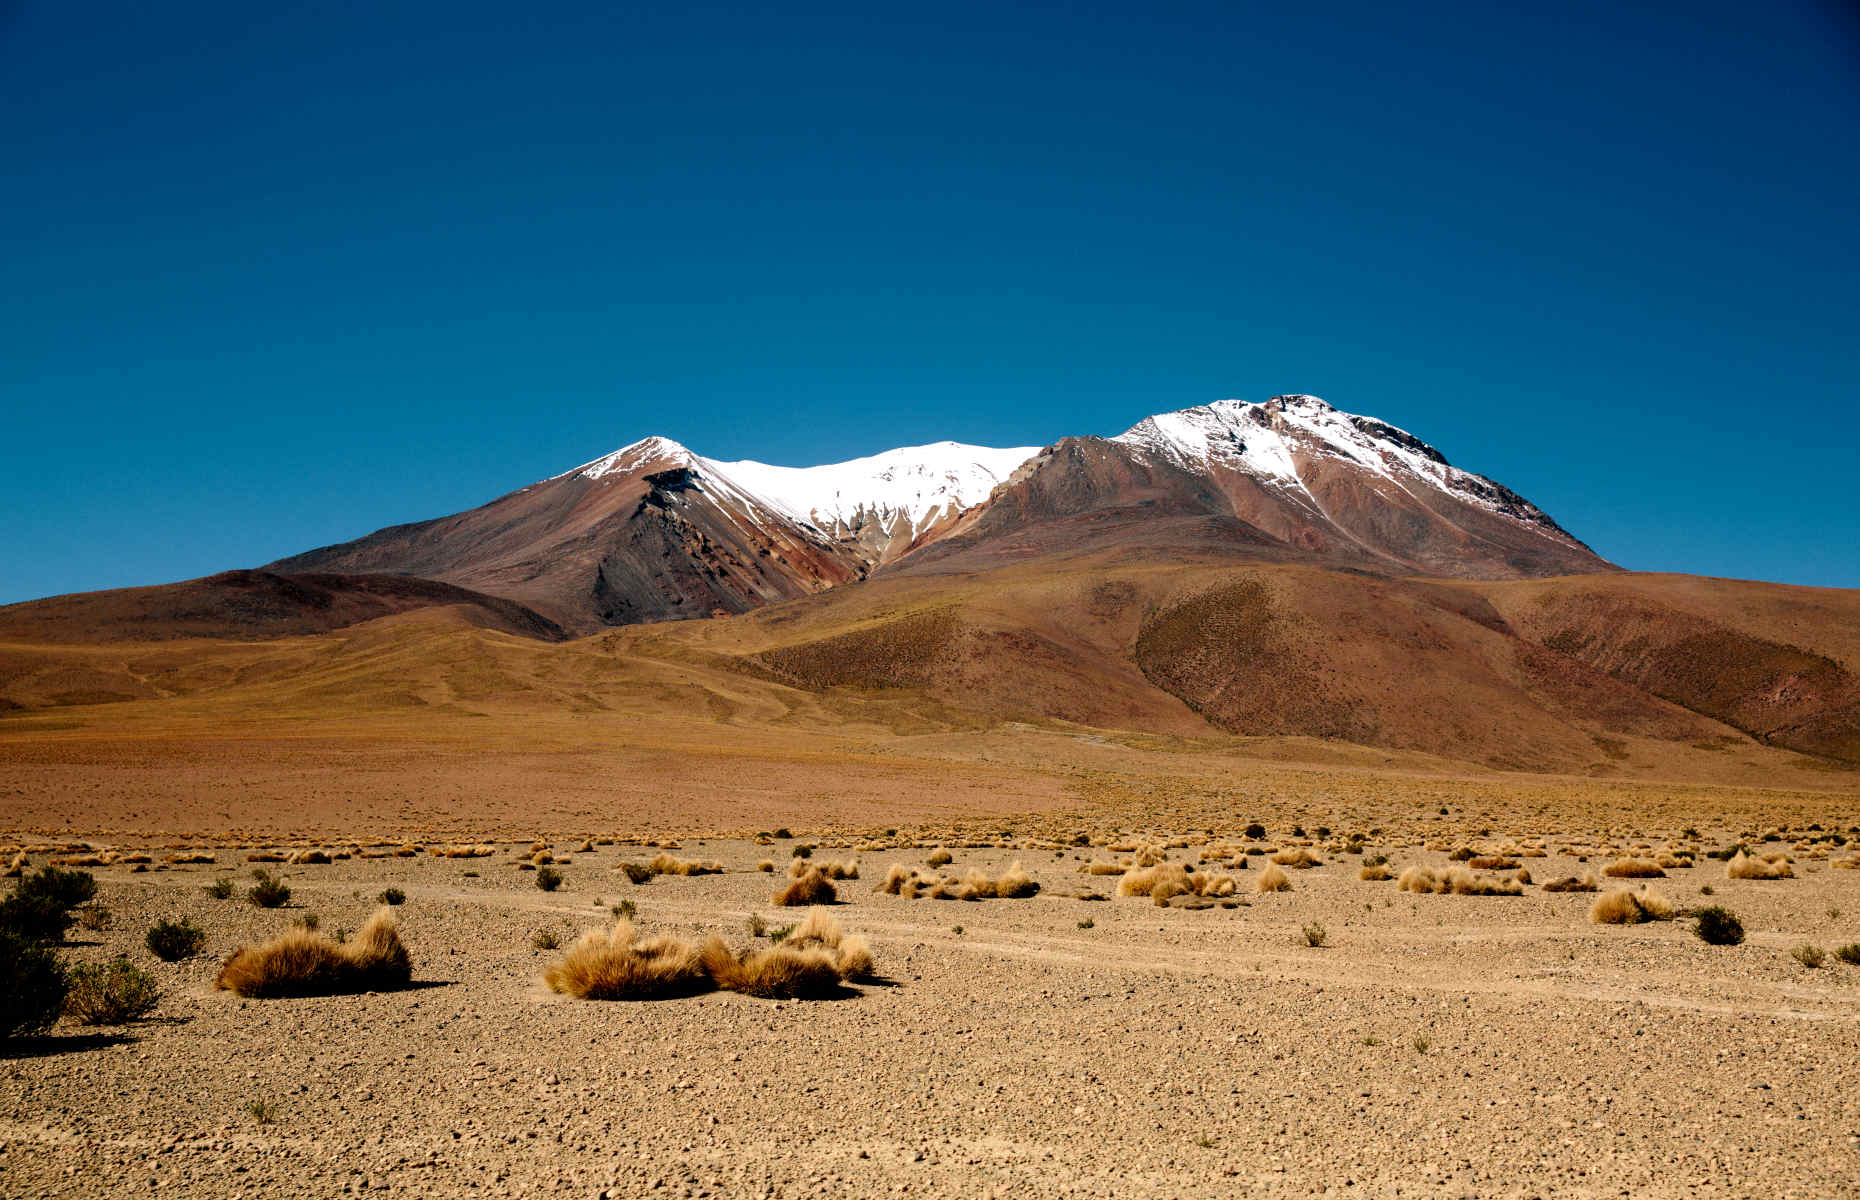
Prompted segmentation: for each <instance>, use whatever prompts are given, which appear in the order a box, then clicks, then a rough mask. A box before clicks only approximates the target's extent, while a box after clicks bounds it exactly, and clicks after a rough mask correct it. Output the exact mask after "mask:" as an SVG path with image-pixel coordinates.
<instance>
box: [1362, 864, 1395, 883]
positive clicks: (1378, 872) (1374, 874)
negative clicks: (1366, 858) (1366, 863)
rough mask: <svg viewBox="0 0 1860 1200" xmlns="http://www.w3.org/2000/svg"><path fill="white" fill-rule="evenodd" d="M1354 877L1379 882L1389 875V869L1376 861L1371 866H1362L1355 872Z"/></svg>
mask: <svg viewBox="0 0 1860 1200" xmlns="http://www.w3.org/2000/svg"><path fill="white" fill-rule="evenodd" d="M1356 877H1357V878H1358V879H1362V880H1366V881H1368V882H1370V883H1380V882H1381V881H1382V880H1384V879H1387V878H1388V877H1389V869H1388V867H1387V866H1386V865H1384V864H1382V863H1377V864H1376V865H1375V866H1373V867H1363V868H1362V869H1360V870H1358V871H1357V872H1356Z"/></svg>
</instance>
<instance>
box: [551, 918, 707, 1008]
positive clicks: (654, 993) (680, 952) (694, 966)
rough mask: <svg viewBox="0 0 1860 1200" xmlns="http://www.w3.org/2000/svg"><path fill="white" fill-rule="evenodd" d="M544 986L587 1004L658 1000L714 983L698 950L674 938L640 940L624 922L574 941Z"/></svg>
mask: <svg viewBox="0 0 1860 1200" xmlns="http://www.w3.org/2000/svg"><path fill="white" fill-rule="evenodd" d="M543 982H544V983H546V984H548V985H549V990H550V991H554V992H561V993H563V994H564V995H569V996H575V997H578V998H579V999H582V1000H654V999H660V998H663V997H667V996H688V995H691V994H692V993H694V992H701V991H704V990H705V989H707V988H708V987H709V986H710V985H711V979H710V976H709V974H708V973H707V972H706V971H705V969H704V963H703V960H702V957H701V955H700V954H699V952H698V949H697V947H695V946H693V945H692V944H691V943H690V942H687V941H683V940H681V939H679V938H674V937H665V936H657V937H649V938H641V937H640V936H639V934H638V933H637V931H635V930H634V928H633V926H632V925H631V924H629V923H628V922H625V921H621V922H618V923H617V924H615V925H614V926H613V927H612V928H611V929H606V930H601V929H590V930H588V931H587V932H586V933H584V934H582V935H581V936H580V937H579V938H577V939H575V942H574V944H573V945H571V946H570V947H569V948H568V949H567V950H566V951H565V952H564V953H563V955H562V957H561V958H559V959H557V960H556V961H555V962H553V963H551V964H549V967H548V969H547V970H545V971H544V972H543Z"/></svg>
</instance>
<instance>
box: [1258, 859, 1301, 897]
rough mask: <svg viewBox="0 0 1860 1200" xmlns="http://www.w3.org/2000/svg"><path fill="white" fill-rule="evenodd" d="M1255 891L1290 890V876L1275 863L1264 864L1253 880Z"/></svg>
mask: <svg viewBox="0 0 1860 1200" xmlns="http://www.w3.org/2000/svg"><path fill="white" fill-rule="evenodd" d="M1253 890H1254V891H1256V892H1289V891H1291V890H1292V880H1291V876H1289V875H1287V874H1286V873H1285V871H1284V869H1283V868H1281V867H1280V866H1279V865H1278V864H1277V863H1268V864H1266V869H1265V870H1263V871H1261V872H1260V873H1259V878H1258V879H1257V880H1255V881H1254V884H1253Z"/></svg>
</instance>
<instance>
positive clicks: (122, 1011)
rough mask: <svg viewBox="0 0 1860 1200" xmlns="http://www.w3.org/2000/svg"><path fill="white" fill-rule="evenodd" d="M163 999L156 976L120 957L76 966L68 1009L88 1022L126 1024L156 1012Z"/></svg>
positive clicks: (81, 1020) (73, 1015)
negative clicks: (94, 963)
mask: <svg viewBox="0 0 1860 1200" xmlns="http://www.w3.org/2000/svg"><path fill="white" fill-rule="evenodd" d="M160 999H161V988H160V987H158V986H157V985H156V983H155V977H154V976H153V975H150V974H149V973H148V972H147V971H144V970H143V969H142V968H141V967H138V966H136V965H135V964H134V963H132V962H130V961H129V960H128V959H126V958H119V959H117V960H115V961H114V962H107V963H103V964H101V965H90V966H81V967H76V968H74V969H73V970H72V972H71V991H70V993H69V994H68V995H66V996H65V1011H66V1012H67V1013H70V1014H71V1016H72V1017H73V1018H75V1019H76V1020H77V1021H79V1022H80V1023H81V1024H85V1025H125V1024H127V1023H129V1022H130V1021H133V1020H135V1019H136V1018H137V1017H145V1016H147V1015H148V1014H149V1013H151V1012H154V1011H155V1005H156V1003H157V1002H158V1001H159V1000H160Z"/></svg>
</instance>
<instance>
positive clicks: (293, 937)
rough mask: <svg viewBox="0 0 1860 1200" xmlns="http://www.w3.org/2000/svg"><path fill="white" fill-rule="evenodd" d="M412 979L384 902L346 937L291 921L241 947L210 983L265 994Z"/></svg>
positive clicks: (380, 988) (397, 984) (361, 987)
mask: <svg viewBox="0 0 1860 1200" xmlns="http://www.w3.org/2000/svg"><path fill="white" fill-rule="evenodd" d="M412 978H413V960H412V959H411V958H410V957H409V956H408V954H407V948H406V946H404V945H403V944H402V943H401V940H400V926H399V924H398V923H397V922H396V921H395V920H394V913H393V911H392V910H391V909H388V908H386V907H383V908H380V909H377V910H376V911H375V914H374V916H372V917H370V918H368V923H367V924H365V925H363V926H362V929H361V932H360V933H358V934H356V935H355V937H354V938H353V939H352V940H350V941H347V942H336V941H333V940H331V939H330V938H329V937H327V936H325V935H324V934H322V933H320V932H318V931H317V930H314V929H310V928H307V927H305V926H303V925H293V926H291V928H289V929H287V930H285V931H284V932H283V933H282V934H279V935H278V936H277V937H275V938H273V939H272V940H271V941H269V942H266V943H265V944H264V945H262V946H241V947H239V949H237V950H235V951H233V953H232V955H231V956H230V957H229V958H227V960H226V962H225V964H224V965H223V966H221V967H220V973H219V976H218V978H216V979H215V980H214V981H213V985H214V986H215V987H217V988H221V989H224V990H225V991H229V992H236V993H238V994H239V995H241V996H247V997H252V998H258V999H270V998H273V997H277V996H334V995H340V994H347V993H351V992H385V991H391V990H393V989H395V988H401V987H405V986H407V983H408V981H409V980H411V979H412Z"/></svg>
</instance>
